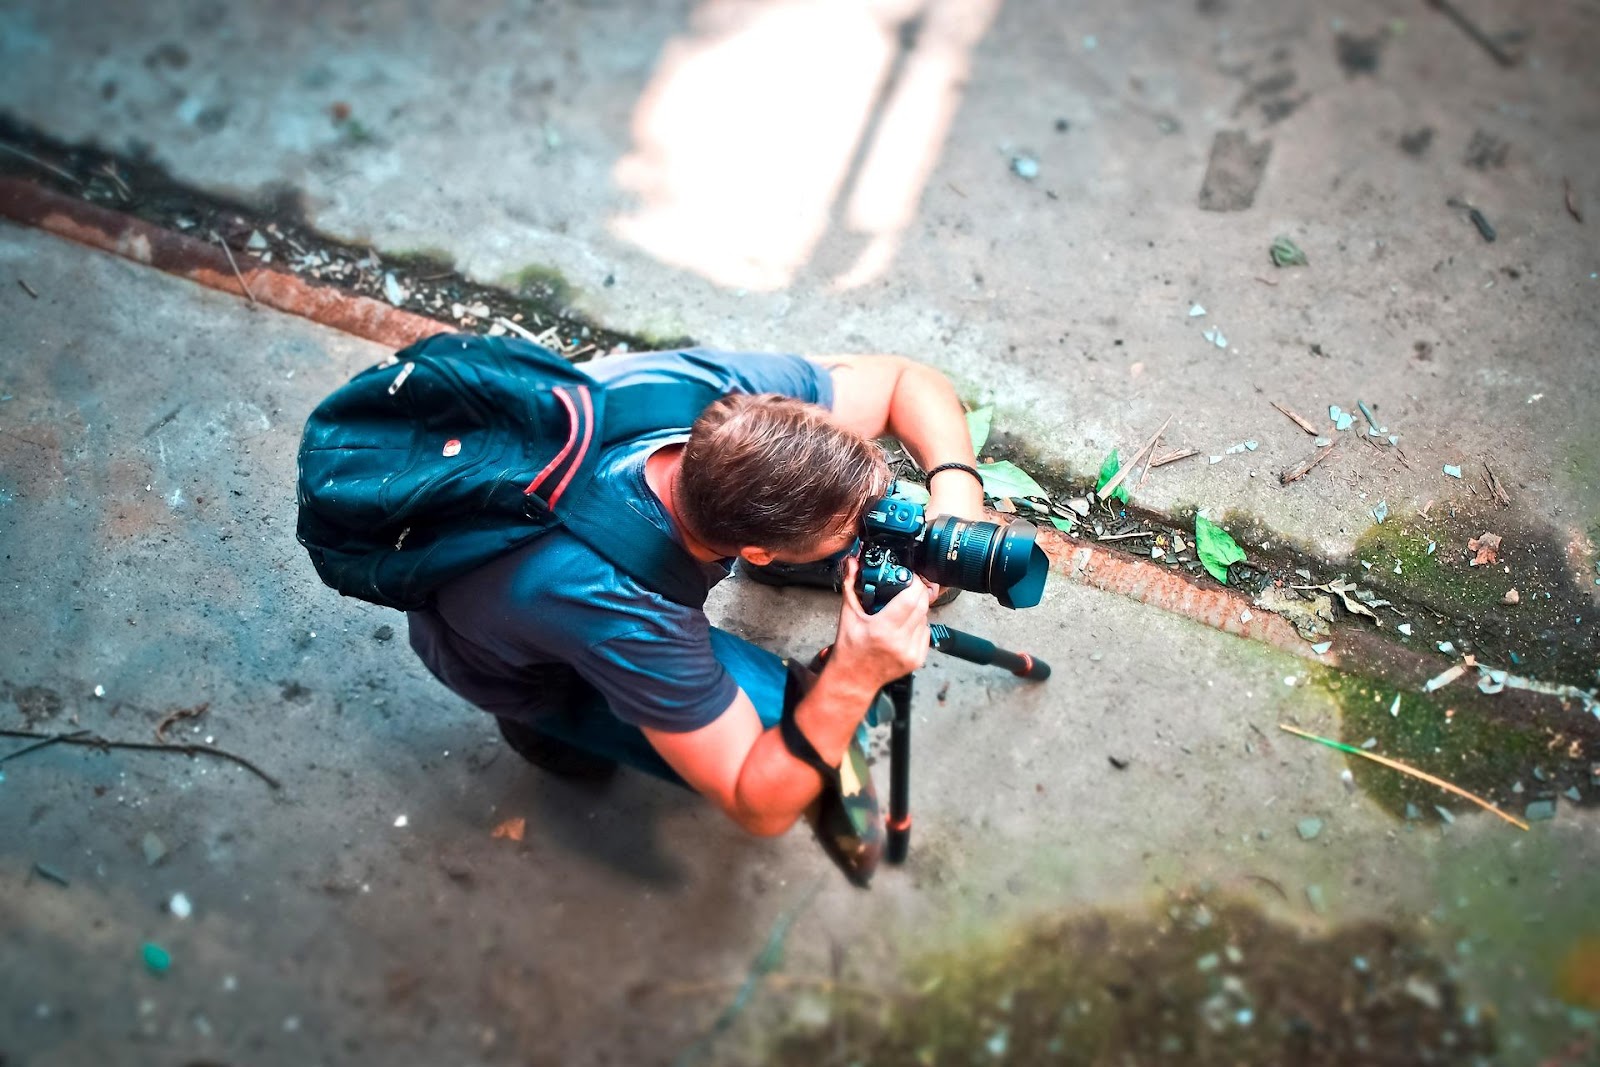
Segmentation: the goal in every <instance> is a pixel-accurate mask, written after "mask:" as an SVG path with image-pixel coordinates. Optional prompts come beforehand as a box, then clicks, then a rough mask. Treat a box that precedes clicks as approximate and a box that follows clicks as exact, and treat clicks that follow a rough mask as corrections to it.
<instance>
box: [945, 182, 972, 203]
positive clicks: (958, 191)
mask: <svg viewBox="0 0 1600 1067" xmlns="http://www.w3.org/2000/svg"><path fill="white" fill-rule="evenodd" d="M945 184H946V185H948V186H949V187H950V191H951V192H952V193H955V194H956V195H957V196H959V197H960V198H961V199H963V200H965V199H966V198H967V194H966V193H963V192H962V191H961V187H960V186H958V185H956V183H955V182H945Z"/></svg>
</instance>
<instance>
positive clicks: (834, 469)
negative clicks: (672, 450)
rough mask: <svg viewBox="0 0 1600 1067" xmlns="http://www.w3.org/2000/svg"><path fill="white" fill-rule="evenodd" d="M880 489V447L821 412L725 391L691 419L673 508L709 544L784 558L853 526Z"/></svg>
mask: <svg viewBox="0 0 1600 1067" xmlns="http://www.w3.org/2000/svg"><path fill="white" fill-rule="evenodd" d="M888 486H889V468H888V464H887V463H886V462H885V461H884V457H883V450H882V449H880V448H879V447H878V446H877V444H875V443H874V442H872V441H869V440H867V439H866V438H864V437H861V436H860V435H858V434H854V433H851V432H850V431H848V430H844V429H841V428H840V427H838V426H835V425H833V424H832V423H830V422H829V421H828V412H827V410H826V409H825V408H822V407H819V406H817V405H816V404H807V403H805V402H803V401H800V400H795V399H792V398H790V397H786V396H779V395H777V394H774V393H758V394H750V393H732V394H730V395H728V396H725V397H723V398H722V399H720V400H718V401H716V402H715V403H713V404H712V405H711V406H710V407H708V408H706V409H705V411H703V412H701V414H700V417H699V418H698V419H696V420H695V423H694V426H693V428H692V429H691V430H690V433H689V443H688V444H687V445H685V446H684V451H683V463H682V465H681V467H680V468H679V471H678V486H677V496H676V500H675V506H676V507H677V509H678V512H679V515H680V517H681V518H682V519H683V520H684V521H685V522H687V523H688V525H689V528H690V530H691V531H692V532H693V533H694V534H695V535H696V536H697V537H699V538H700V539H701V540H704V541H706V542H707V543H709V544H711V545H713V546H714V547H717V548H719V549H739V548H745V547H755V548H764V549H767V550H768V551H770V552H790V551H797V550H803V549H805V548H807V547H809V546H811V545H814V544H816V543H817V542H819V541H822V540H825V539H829V538H832V537H835V536H837V535H839V534H842V533H845V532H846V531H849V530H853V529H855V528H856V527H857V526H859V525H860V522H861V516H862V514H863V513H864V512H865V511H866V507H867V505H868V504H869V503H871V502H872V501H873V500H874V499H876V498H877V497H879V496H882V495H883V494H884V493H885V492H887V491H888Z"/></svg>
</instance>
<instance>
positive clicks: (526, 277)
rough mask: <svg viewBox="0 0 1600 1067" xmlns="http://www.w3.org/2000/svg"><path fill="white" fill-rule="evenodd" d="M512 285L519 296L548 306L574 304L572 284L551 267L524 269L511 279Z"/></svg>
mask: <svg viewBox="0 0 1600 1067" xmlns="http://www.w3.org/2000/svg"><path fill="white" fill-rule="evenodd" d="M510 284H511V287H512V288H513V289H515V290H516V293H517V295H518V296H521V297H523V298H524V299H527V300H535V301H538V302H539V303H541V304H545V305H546V306H563V305H566V304H570V303H572V297H573V288H572V284H571V283H570V282H568V281H567V278H566V275H564V274H562V273H561V272H560V271H558V270H555V269H554V268H551V267H546V266H543V265H540V264H537V263H536V264H531V265H529V266H526V267H523V268H522V269H521V270H519V271H517V273H516V274H515V275H514V276H513V277H512V278H511V280H510Z"/></svg>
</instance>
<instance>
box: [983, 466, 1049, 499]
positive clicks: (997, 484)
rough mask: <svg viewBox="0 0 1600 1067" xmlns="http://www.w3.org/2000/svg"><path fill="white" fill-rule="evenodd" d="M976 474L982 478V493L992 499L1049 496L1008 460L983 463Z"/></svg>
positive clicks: (1023, 471) (1031, 478)
mask: <svg viewBox="0 0 1600 1067" xmlns="http://www.w3.org/2000/svg"><path fill="white" fill-rule="evenodd" d="M978 474H979V475H980V476H982V478H983V491H984V492H986V493H988V494H989V495H990V496H992V497H1002V496H1049V495H1050V494H1049V493H1046V492H1045V491H1044V487H1043V486H1041V485H1040V484H1039V483H1038V482H1036V481H1034V480H1033V477H1032V476H1031V475H1030V474H1028V472H1027V471H1025V470H1023V469H1022V468H1021V467H1019V466H1017V465H1016V464H1015V463H1013V462H1011V461H1010V460H1009V459H1002V460H1001V461H1000V462H998V463H985V464H984V465H983V466H981V467H979V468H978Z"/></svg>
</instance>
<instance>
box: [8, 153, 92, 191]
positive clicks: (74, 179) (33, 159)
mask: <svg viewBox="0 0 1600 1067" xmlns="http://www.w3.org/2000/svg"><path fill="white" fill-rule="evenodd" d="M0 150H4V151H7V152H10V153H11V154H12V155H14V156H16V157H18V158H19V159H26V160H27V161H28V162H29V163H32V164H33V165H34V166H37V167H43V168H44V169H45V170H47V171H49V172H50V173H51V174H54V175H55V176H56V177H58V178H65V179H67V181H69V182H71V183H73V184H74V185H82V184H83V179H82V178H79V177H78V176H77V175H74V174H69V173H67V172H66V171H64V170H62V169H61V168H60V167H57V166H55V165H54V164H50V163H46V162H45V161H44V160H42V159H40V158H39V157H38V156H30V155H29V154H28V153H26V152H24V151H23V150H22V149H20V148H17V147H15V146H13V145H8V144H0Z"/></svg>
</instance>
